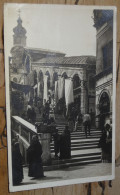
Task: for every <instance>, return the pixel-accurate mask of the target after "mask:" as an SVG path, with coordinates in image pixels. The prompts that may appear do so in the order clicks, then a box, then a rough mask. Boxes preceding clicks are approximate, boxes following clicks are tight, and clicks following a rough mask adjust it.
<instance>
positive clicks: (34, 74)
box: [33, 70, 37, 85]
mask: <svg viewBox="0 0 120 195" xmlns="http://www.w3.org/2000/svg"><path fill="white" fill-rule="evenodd" d="M33 83H34V85H36V84H37V71H36V70H33Z"/></svg>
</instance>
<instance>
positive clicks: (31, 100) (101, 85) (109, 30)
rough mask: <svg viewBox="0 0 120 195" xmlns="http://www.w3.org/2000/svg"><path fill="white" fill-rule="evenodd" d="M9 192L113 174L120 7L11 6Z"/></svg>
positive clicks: (7, 13)
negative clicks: (119, 11) (118, 12)
mask: <svg viewBox="0 0 120 195" xmlns="http://www.w3.org/2000/svg"><path fill="white" fill-rule="evenodd" d="M4 46H5V51H4V52H5V79H6V109H7V140H8V174H9V190H10V191H11V192H14V191H22V190H28V189H37V188H46V187H53V186H62V185H70V184H77V183H85V182H92V181H103V180H112V179H114V174H115V173H114V172H115V170H114V168H115V93H116V87H115V83H116V8H115V7H105V6H104V7H103V6H102V7H100V6H99V7H97V6H75V5H44V4H41V5H40V4H13V3H11V4H10V3H9V4H5V5H4Z"/></svg>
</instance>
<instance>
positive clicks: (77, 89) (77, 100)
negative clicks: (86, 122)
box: [72, 74, 81, 114]
mask: <svg viewBox="0 0 120 195" xmlns="http://www.w3.org/2000/svg"><path fill="white" fill-rule="evenodd" d="M72 79H73V94H74V105H75V109H76V113H77V114H78V113H79V112H80V107H81V79H80V77H79V75H78V74H74V75H73V77H72Z"/></svg>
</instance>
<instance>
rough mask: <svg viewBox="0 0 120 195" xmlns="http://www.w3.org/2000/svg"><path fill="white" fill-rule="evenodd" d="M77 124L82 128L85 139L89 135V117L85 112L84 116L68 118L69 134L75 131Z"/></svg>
mask: <svg viewBox="0 0 120 195" xmlns="http://www.w3.org/2000/svg"><path fill="white" fill-rule="evenodd" d="M79 124H80V125H81V127H82V128H84V132H85V136H86V138H87V136H88V134H89V135H90V129H91V115H90V114H89V113H88V112H87V113H86V114H84V115H82V114H81V113H79V114H78V115H77V116H76V117H73V115H70V116H69V117H68V125H69V130H70V132H73V131H77V129H78V125H79Z"/></svg>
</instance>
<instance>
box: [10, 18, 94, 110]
mask: <svg viewBox="0 0 120 195" xmlns="http://www.w3.org/2000/svg"><path fill="white" fill-rule="evenodd" d="M17 23H18V24H17V26H16V27H15V28H14V29H13V32H14V35H13V47H12V49H11V55H12V57H11V58H10V71H11V75H10V77H11V78H10V79H11V82H12V85H11V86H12V95H13V96H19V95H16V93H18V94H19V93H23V98H24V101H28V100H30V99H34V98H35V97H37V98H39V100H40V101H41V102H42V103H44V99H45V94H44V93H45V92H44V89H45V85H46V87H47V92H46V93H47V96H48V100H50V98H51V96H52V98H53V99H54V100H55V99H56V98H58V99H57V100H56V107H57V111H58V112H59V113H62V114H63V112H64V108H65V107H66V105H65V80H66V79H71V83H72V85H73V92H72V93H73V104H74V107H75V108H76V109H77V110H78V112H81V113H82V114H84V113H86V112H88V111H89V112H93V113H95V80H94V77H95V74H96V70H95V68H96V58H95V57H94V56H70V57H66V56H65V54H64V53H60V52H56V51H51V50H44V49H36V48H29V47H27V46H26V30H25V28H24V27H22V20H21V18H20V17H19V18H18V20H17ZM45 79H46V80H45ZM45 82H46V83H45ZM62 82H63V86H62V87H63V93H62V95H60V97H56V94H55V93H56V90H55V87H57V88H58V89H57V88H56V89H57V90H58V91H59V90H61V87H60V85H62V84H61V83H62ZM20 91H21V92H20ZM58 96H59V95H58ZM68 98H69V97H68ZM46 100H47V98H46ZM50 101H51V100H50ZM13 104H14V102H13ZM13 107H14V106H13ZM17 112H18V111H17ZM20 113H21V112H20Z"/></svg>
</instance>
